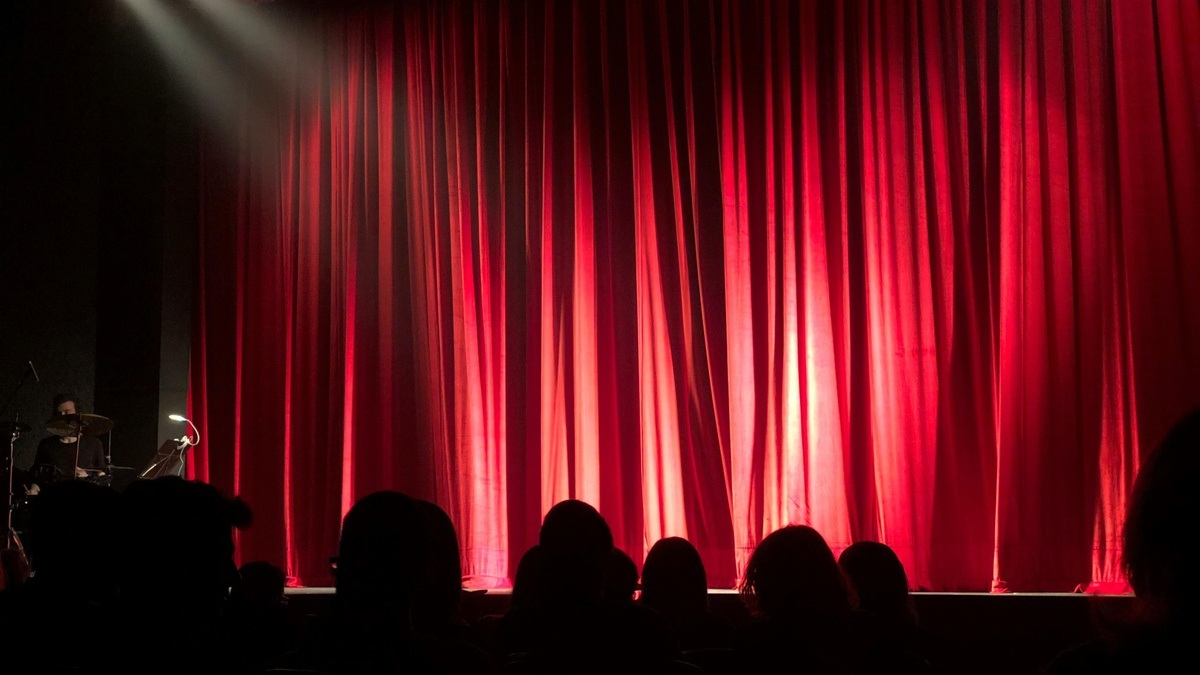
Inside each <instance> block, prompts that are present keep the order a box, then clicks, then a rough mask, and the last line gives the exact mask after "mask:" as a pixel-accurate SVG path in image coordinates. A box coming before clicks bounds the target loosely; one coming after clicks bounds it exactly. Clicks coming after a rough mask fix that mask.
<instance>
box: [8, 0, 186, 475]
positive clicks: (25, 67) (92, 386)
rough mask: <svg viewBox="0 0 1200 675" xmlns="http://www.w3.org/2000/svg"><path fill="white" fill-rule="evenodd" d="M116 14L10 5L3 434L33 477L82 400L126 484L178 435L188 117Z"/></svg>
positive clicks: (51, 4) (133, 31) (56, 1)
mask: <svg viewBox="0 0 1200 675" xmlns="http://www.w3.org/2000/svg"><path fill="white" fill-rule="evenodd" d="M119 4H120V3H113V2H100V1H95V2H92V1H86V0H84V1H74V2H67V1H60V0H50V1H48V2H12V3H7V2H6V3H0V31H2V33H0V45H2V46H0V49H2V50H3V51H2V54H3V56H2V57H0V61H2V64H0V67H2V68H3V89H2V91H3V92H4V93H3V96H2V98H0V115H2V117H0V119H2V120H3V122H2V124H0V139H2V140H0V143H2V144H3V145H2V146H0V158H2V159H0V162H2V164H3V178H2V180H3V184H2V187H0V255H2V256H3V257H2V258H0V303H2V305H0V317H3V318H0V397H2V398H0V405H3V404H4V401H7V400H9V398H10V397H11V398H12V402H11V404H10V405H9V406H8V408H7V409H5V410H2V411H0V421H12V420H14V419H15V418H16V416H17V415H18V413H19V414H20V419H21V421H24V422H29V423H30V424H31V425H32V426H33V430H32V431H31V432H30V433H29V434H27V435H26V436H24V437H22V438H21V439H19V440H18V442H17V447H16V460H15V461H16V464H17V466H19V467H22V468H24V467H27V466H28V465H29V463H30V462H32V460H33V452H34V448H35V447H36V445H37V442H38V441H39V440H40V439H41V438H43V437H45V436H46V435H47V434H46V432H45V430H44V422H45V420H46V418H47V417H48V415H49V412H50V399H51V398H52V397H53V396H54V394H55V393H56V392H60V391H69V392H73V393H75V394H76V395H77V396H78V398H79V405H80V409H81V410H82V411H83V412H93V413H96V414H100V415H103V416H105V417H109V418H110V419H112V420H113V423H114V427H113V431H112V436H111V442H112V461H113V464H115V465H117V466H127V467H130V468H129V469H122V470H119V472H118V473H117V474H116V476H117V482H118V484H123V483H125V482H127V481H128V480H129V479H132V478H133V476H134V475H136V470H137V469H140V468H141V467H142V466H143V465H144V464H145V463H146V462H147V461H148V460H149V458H150V456H151V455H152V454H153V452H154V450H155V448H157V446H158V445H159V443H160V442H161V441H162V440H164V439H165V438H168V437H170V436H172V435H179V432H180V431H181V428H180V427H178V426H177V425H175V424H174V423H171V422H168V421H167V420H166V416H167V415H168V414H170V413H172V412H180V413H182V412H183V411H184V406H185V403H186V384H187V351H188V333H189V317H190V308H191V287H192V284H191V280H192V278H193V272H192V269H191V258H190V250H191V242H192V241H193V240H194V225H193V223H194V219H193V218H192V217H191V215H190V214H191V213H192V211H191V209H192V201H191V199H190V195H191V194H193V193H194V186H195V182H194V176H193V175H192V174H190V172H191V171H192V167H193V166H194V163H193V159H192V152H193V150H192V148H193V146H194V144H193V143H192V142H191V140H190V139H191V138H192V135H191V128H192V126H191V120H190V118H189V117H188V114H187V112H186V110H187V108H186V106H185V105H184V104H183V102H182V100H181V98H180V97H179V96H177V95H176V91H175V89H174V88H172V87H171V86H169V81H168V79H167V73H166V71H165V68H164V67H163V65H162V61H161V59H158V58H157V57H156V54H154V52H153V50H152V49H151V47H150V45H149V42H148V41H147V39H146V37H145V35H144V34H143V33H142V31H141V29H140V27H138V26H137V25H136V23H134V22H132V21H130V20H129V18H128V17H125V16H122V15H120V14H119V13H118V12H119ZM164 335H165V336H166V337H165V338H164ZM30 361H32V362H33V365H34V367H35V368H36V370H37V374H38V376H39V377H40V381H37V380H34V379H33V378H32V376H31V374H30V367H29V362H30ZM22 381H24V384H23V385H21V383H22ZM18 386H20V388H19V389H18ZM14 392H15V394H14ZM4 440H7V439H4Z"/></svg>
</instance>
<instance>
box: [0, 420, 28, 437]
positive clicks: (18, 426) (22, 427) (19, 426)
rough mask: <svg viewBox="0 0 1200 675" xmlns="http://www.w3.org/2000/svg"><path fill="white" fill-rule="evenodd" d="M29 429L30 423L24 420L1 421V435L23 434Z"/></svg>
mask: <svg viewBox="0 0 1200 675" xmlns="http://www.w3.org/2000/svg"><path fill="white" fill-rule="evenodd" d="M26 431H29V425H28V424H25V423H24V422H0V436H11V435H13V434H23V433H25V432H26Z"/></svg>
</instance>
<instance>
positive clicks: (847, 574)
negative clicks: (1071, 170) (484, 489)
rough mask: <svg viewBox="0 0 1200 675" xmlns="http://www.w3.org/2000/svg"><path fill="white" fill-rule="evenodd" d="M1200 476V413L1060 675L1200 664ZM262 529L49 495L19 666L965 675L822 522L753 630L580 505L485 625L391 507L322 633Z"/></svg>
mask: <svg viewBox="0 0 1200 675" xmlns="http://www.w3.org/2000/svg"><path fill="white" fill-rule="evenodd" d="M1197 475H1200V411H1196V412H1194V413H1192V414H1191V415H1189V416H1187V417H1186V418H1184V419H1183V420H1181V421H1180V422H1179V423H1178V424H1177V425H1176V426H1175V427H1174V428H1173V429H1172V430H1171V431H1170V433H1169V434H1168V435H1167V436H1166V437H1165V438H1164V440H1163V441H1162V442H1161V443H1160V444H1159V445H1158V446H1157V447H1156V448H1155V449H1154V450H1153V451H1152V452H1151V453H1150V454H1149V455H1148V456H1147V457H1146V458H1145V461H1144V462H1143V464H1142V466H1141V468H1140V470H1139V472H1138V474H1137V479H1136V482H1135V485H1134V490H1133V493H1132V497H1131V500H1130V504H1129V511H1128V515H1127V519H1126V522H1125V527H1124V532H1123V537H1124V547H1125V548H1124V559H1123V563H1124V565H1125V568H1126V572H1127V575H1128V578H1129V580H1130V583H1131V585H1132V586H1133V588H1134V590H1135V593H1136V597H1135V598H1134V600H1135V603H1136V609H1137V611H1136V614H1135V615H1134V616H1133V617H1132V618H1130V619H1129V620H1128V621H1126V622H1123V623H1120V624H1111V625H1109V624H1106V625H1103V626H1100V628H1101V629H1104V630H1105V631H1106V632H1104V634H1103V637H1102V639H1098V640H1096V641H1094V642H1090V643H1087V644H1084V645H1080V646H1078V647H1074V648H1071V649H1068V650H1064V651H1063V652H1062V653H1060V654H1059V656H1058V657H1057V658H1055V659H1053V660H1052V661H1051V662H1049V663H1047V664H1046V665H1045V667H1044V668H1043V671H1044V673H1045V675H1074V674H1076V673H1126V672H1164V671H1168V670H1176V669H1177V670H1188V671H1190V670H1192V669H1193V667H1194V666H1195V661H1196V658H1197V655H1198V654H1197V647H1195V646H1194V643H1193V641H1192V639H1191V638H1192V637H1193V636H1194V635H1196V634H1197V628H1200V624H1198V622H1197V610H1196V607H1197V600H1198V598H1197V591H1196V590H1195V589H1194V588H1193V587H1192V585H1191V580H1192V577H1193V575H1194V574H1195V573H1196V571H1197V570H1198V567H1200V559H1198V556H1200V553H1198V552H1197V551H1200V541H1197V539H1200V536H1198V534H1197V530H1196V528H1195V527H1194V524H1195V520H1196V518H1198V517H1200V494H1197V491H1196V490H1195V489H1194V482H1195V480H1196V479H1195V476H1197ZM251 515H252V514H251V511H250V509H249V508H248V506H247V505H246V504H245V503H243V502H242V501H241V500H240V499H238V498H236V497H233V498H230V497H226V496H225V495H223V494H222V493H221V492H220V491H219V490H218V489H217V488H215V487H213V486H211V485H208V484H205V483H200V482H197V481H189V480H184V479H182V478H179V477H174V476H167V477H162V478H158V479H154V480H144V481H136V482H134V483H133V484H131V485H129V486H128V487H127V488H126V489H125V490H124V491H123V492H117V491H114V490H113V489H111V488H109V487H104V486H100V485H96V484H93V483H89V482H86V481H65V482H61V483H58V484H55V485H52V486H50V487H47V488H46V489H45V490H44V491H43V492H42V494H41V495H40V496H39V499H38V501H37V502H36V504H35V505H34V507H33V509H32V510H31V512H30V514H29V522H28V527H27V531H26V533H25V538H24V543H25V547H26V551H25V552H26V554H27V562H28V566H29V570H30V572H31V573H30V574H29V575H28V576H27V578H26V579H24V580H23V583H18V582H21V581H22V578H21V577H26V575H25V574H24V573H22V572H21V571H20V570H13V571H10V570H8V569H6V570H5V572H6V575H9V576H10V577H14V578H6V581H8V583H7V584H6V587H5V588H4V590H3V592H0V636H2V637H3V639H4V640H5V643H4V645H5V649H6V652H7V654H8V657H7V660H6V662H5V663H6V665H10V666H14V667H16V668H17V672H24V671H29V672H39V673H51V674H57V673H62V674H64V675H65V674H68V673H70V674H71V675H89V674H90V673H92V672H97V673H98V672H111V671H114V670H119V671H121V672H126V673H140V672H167V671H170V672H182V673H187V674H192V673H195V674H197V675H199V674H204V675H208V674H210V673H235V674H245V675H285V674H288V675H376V674H382V673H438V674H441V673H481V674H487V673H502V674H503V675H532V674H535V673H537V674H540V673H621V674H622V675H624V674H627V673H665V674H667V675H683V674H690V675H695V674H701V675H702V674H707V675H722V674H724V673H738V672H761V673H770V672H783V671H788V672H791V671H799V672H805V673H829V674H835V675H860V674H873V673H916V674H925V673H943V672H950V671H951V668H950V666H949V665H948V663H949V659H948V658H947V656H948V655H947V650H946V649H945V643H944V642H942V641H941V640H940V639H939V638H938V637H937V636H936V635H935V634H933V633H932V632H930V631H927V630H925V629H924V628H923V627H922V625H921V621H920V617H919V616H918V614H917V611H916V608H915V605H914V603H913V598H912V596H911V593H910V585H909V579H908V575H907V573H906V571H905V569H904V566H903V564H902V562H901V561H900V559H899V557H898V556H897V555H896V553H895V551H893V550H892V549H891V548H890V547H889V546H887V545H886V544H884V543H881V542H875V541H859V542H857V543H855V544H852V545H851V546H849V547H847V548H846V549H845V550H844V551H842V553H841V555H840V556H838V557H836V558H835V556H834V554H833V551H832V550H831V549H830V547H829V545H828V544H827V543H826V541H825V539H824V538H823V537H822V536H821V534H820V533H819V532H818V531H817V530H815V529H813V528H812V527H810V526H806V525H789V526H786V527H783V528H780V529H778V530H776V531H774V532H771V533H770V534H769V535H768V536H766V537H765V538H764V539H763V540H762V541H761V542H760V543H759V544H758V546H757V547H756V548H755V549H754V551H753V552H752V554H751V556H750V559H749V561H748V562H747V564H746V567H745V570H744V572H743V580H742V583H741V586H740V594H741V599H742V601H743V603H744V605H745V607H746V610H747V612H748V615H749V620H748V621H746V622H745V623H741V622H739V623H738V624H737V625H735V624H733V623H731V622H730V620H729V619H728V618H726V617H724V616H722V615H718V614H716V613H714V612H713V611H711V609H710V607H709V597H710V595H709V589H708V580H707V574H706V571H705V568H704V564H703V561H702V560H701V557H700V555H699V553H698V551H697V550H696V548H695V546H693V545H692V543H691V542H689V541H688V540H687V539H684V538H682V537H667V538H664V539H661V540H659V541H658V542H656V543H655V544H654V546H652V547H651V549H650V551H649V553H648V554H647V555H646V558H645V561H644V563H643V565H642V573H641V578H640V582H639V574H638V564H637V562H636V561H635V560H634V559H633V558H632V557H631V556H629V555H628V554H627V553H625V552H624V551H621V550H620V549H618V548H617V547H615V546H614V545H613V537H612V533H611V531H610V530H609V526H608V523H607V522H606V521H605V519H604V517H603V516H602V515H601V514H600V513H599V512H598V511H597V510H596V509H595V508H594V507H592V506H591V505H589V504H587V503H585V502H583V501H580V500H574V499H569V500H565V501H562V502H559V503H558V504H555V505H554V506H553V507H552V508H551V509H549V511H548V512H547V513H546V515H545V517H544V519H543V521H542V525H541V528H540V531H539V533H538V542H537V544H535V545H534V546H532V547H530V548H529V549H528V550H527V551H526V552H525V554H524V555H523V556H522V557H521V559H520V562H519V564H518V566H517V570H516V574H515V580H514V585H513V589H512V595H511V602H510V604H509V606H508V608H507V610H506V611H504V612H503V613H498V614H496V615H493V616H490V617H484V618H482V619H478V620H473V621H472V620H468V618H467V617H465V616H464V615H463V610H462V606H461V600H462V598H463V597H464V594H465V593H466V591H464V588H463V563H462V559H461V556H460V549H459V539H458V534H457V532H456V530H455V527H454V524H453V522H452V521H451V519H450V517H449V515H448V514H447V513H446V511H444V510H443V509H441V508H440V507H439V506H437V505H436V504H434V503H433V502H430V501H425V500H420V499H415V498H412V497H410V496H408V495H405V494H402V493H400V492H395V491H390V490H385V491H379V492H375V493H372V494H369V495H366V496H365V497H363V498H361V499H359V500H358V501H357V502H355V503H354V505H353V506H352V508H351V509H350V510H349V512H348V513H347V514H346V515H345V518H344V519H343V521H342V529H341V536H340V538H339V541H338V549H337V555H336V557H335V558H334V559H333V563H334V565H333V567H334V577H335V589H334V590H335V593H334V601H333V604H332V607H331V609H332V611H331V612H330V613H329V614H328V615H326V616H324V617H322V619H321V620H320V621H319V622H318V623H317V624H316V625H315V626H314V627H313V630H311V631H310V630H307V628H308V627H307V626H305V627H302V626H300V625H298V624H296V623H295V619H294V618H292V617H294V616H295V615H294V614H291V613H289V612H288V611H287V610H288V602H287V601H288V597H287V595H286V593H285V589H286V585H287V581H288V580H287V575H286V573H285V571H284V570H283V569H282V568H280V567H279V566H277V565H276V564H274V563H272V562H270V561H265V560H255V561H252V562H249V563H246V564H245V565H243V566H242V567H241V568H240V569H239V568H237V567H236V566H235V563H234V560H235V556H234V553H235V551H234V544H235V540H234V536H233V535H234V532H235V530H237V529H239V528H244V527H248V526H249V525H250V524H251ZM23 559H25V558H24V557H23ZM6 562H12V561H6ZM14 645H15V646H19V649H12V647H13V646H14ZM181 655H186V658H181Z"/></svg>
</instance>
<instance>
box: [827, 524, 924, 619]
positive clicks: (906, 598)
mask: <svg viewBox="0 0 1200 675" xmlns="http://www.w3.org/2000/svg"><path fill="white" fill-rule="evenodd" d="M838 565H839V566H840V567H841V568H842V571H843V572H844V573H845V574H846V576H847V577H848V578H849V579H850V584H851V585H852V586H853V587H854V591H855V593H856V594H857V596H858V607H859V609H862V610H863V611H867V612H873V613H876V614H880V615H884V616H889V617H892V618H893V619H896V620H899V621H903V622H905V623H916V620H917V614H916V608H915V607H914V606H913V603H912V596H910V595H909V593H908V590H909V589H908V575H907V574H906V573H905V572H904V564H903V563H902V562H900V558H899V556H897V555H896V552H895V551H893V550H892V548H891V547H890V546H888V545H887V544H884V543H882V542H878V541H858V542H855V543H853V544H851V545H850V546H848V547H847V548H846V550H844V551H842V554H841V555H840V556H839V557H838Z"/></svg>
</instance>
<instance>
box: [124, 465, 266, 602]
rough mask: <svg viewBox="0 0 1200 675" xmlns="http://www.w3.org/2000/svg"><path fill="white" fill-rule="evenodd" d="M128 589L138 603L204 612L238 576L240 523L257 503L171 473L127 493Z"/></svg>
mask: <svg viewBox="0 0 1200 675" xmlns="http://www.w3.org/2000/svg"><path fill="white" fill-rule="evenodd" d="M121 507H122V513H123V516H124V517H123V537H122V541H123V545H122V550H121V554H122V564H121V569H120V580H121V592H122V596H123V598H126V599H128V600H129V601H130V602H131V603H132V604H133V606H153V607H155V608H158V609H159V610H163V611H170V612H172V613H178V614H184V615H189V616H194V617H196V618H202V617H203V616H205V615H207V614H210V613H212V612H219V611H220V608H221V607H222V606H223V604H224V602H225V600H226V599H227V598H228V594H229V589H230V587H232V586H233V584H234V583H235V582H236V580H237V574H238V572H237V565H236V563H234V560H233V553H234V542H233V531H234V529H235V528H243V527H246V526H248V525H249V524H250V519H251V514H250V509H249V507H247V506H246V505H245V503H243V502H242V501H241V500H240V499H238V498H236V497H235V498H228V497H226V496H225V495H223V494H222V493H221V491H220V490H219V489H217V488H216V487H215V486H213V485H209V484H207V483H201V482H198V481H191V480H185V479H183V478H180V477H178V476H164V477H162V478H156V479H153V480H141V481H135V482H134V483H132V484H130V485H129V486H128V487H127V488H125V491H124V492H123V493H121Z"/></svg>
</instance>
